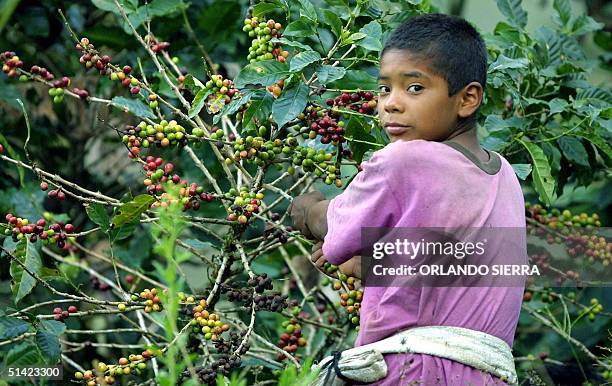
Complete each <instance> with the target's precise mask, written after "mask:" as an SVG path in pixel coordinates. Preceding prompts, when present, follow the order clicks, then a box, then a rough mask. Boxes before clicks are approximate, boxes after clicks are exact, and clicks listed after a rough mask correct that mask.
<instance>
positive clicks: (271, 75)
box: [234, 60, 291, 89]
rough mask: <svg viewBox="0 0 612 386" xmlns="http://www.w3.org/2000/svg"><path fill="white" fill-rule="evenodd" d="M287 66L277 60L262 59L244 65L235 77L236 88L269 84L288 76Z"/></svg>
mask: <svg viewBox="0 0 612 386" xmlns="http://www.w3.org/2000/svg"><path fill="white" fill-rule="evenodd" d="M289 74H291V72H290V71H289V66H287V64H285V63H281V62H279V61H278V60H262V61H260V62H255V63H251V64H248V65H247V66H245V67H244V68H243V69H242V70H241V71H240V73H239V74H238V76H237V77H236V79H234V84H235V86H236V88H239V89H242V88H244V87H246V86H248V85H262V86H269V85H270V84H272V83H274V82H276V81H278V80H281V79H284V78H286V77H287V76H289Z"/></svg>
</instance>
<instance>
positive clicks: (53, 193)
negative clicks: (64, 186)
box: [47, 190, 57, 198]
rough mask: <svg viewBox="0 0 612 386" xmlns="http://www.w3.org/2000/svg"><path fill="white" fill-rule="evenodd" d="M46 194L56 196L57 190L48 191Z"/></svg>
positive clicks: (51, 196)
mask: <svg viewBox="0 0 612 386" xmlns="http://www.w3.org/2000/svg"><path fill="white" fill-rule="evenodd" d="M47 196H49V198H57V190H52V191H50V192H49V193H47Z"/></svg>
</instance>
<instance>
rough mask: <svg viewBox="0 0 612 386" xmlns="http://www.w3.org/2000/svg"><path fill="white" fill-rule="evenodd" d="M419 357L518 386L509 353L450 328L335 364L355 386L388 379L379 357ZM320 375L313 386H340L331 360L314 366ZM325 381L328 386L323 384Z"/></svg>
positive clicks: (396, 339)
mask: <svg viewBox="0 0 612 386" xmlns="http://www.w3.org/2000/svg"><path fill="white" fill-rule="evenodd" d="M391 353H418V354H428V355H433V356H437V357H441V358H447V359H450V360H453V361H456V362H459V363H463V364H465V365H468V366H471V367H474V368H476V369H478V370H482V371H484V372H487V373H490V374H492V375H495V376H497V377H498V378H500V379H501V380H503V381H505V382H506V383H508V384H509V385H517V384H518V378H517V376H516V369H515V367H514V358H513V357H512V349H511V348H510V346H508V344H507V343H506V342H505V341H504V340H502V339H500V338H498V337H495V336H493V335H490V334H487V333H484V332H482V331H476V330H472V329H468V328H462V327H453V326H424V327H414V328H411V329H409V330H405V331H401V332H399V333H397V334H395V335H393V336H391V337H389V338H385V339H382V340H379V341H378V342H374V343H370V344H367V345H364V346H359V347H355V348H352V349H349V350H345V351H342V352H341V353H340V356H339V359H338V361H337V363H336V365H337V367H338V369H339V370H340V372H341V374H342V375H343V376H344V377H346V378H348V379H350V380H354V381H357V382H363V383H370V382H375V381H378V380H381V379H383V378H384V377H386V376H387V364H386V363H385V361H384V357H383V355H382V354H391ZM316 368H319V369H321V372H320V373H319V376H318V377H317V379H316V380H315V381H314V382H313V383H312V384H311V385H312V386H323V385H325V386H331V385H333V386H341V385H344V384H345V382H344V381H343V380H342V379H340V378H339V377H337V376H336V372H335V370H334V363H333V357H332V356H328V357H325V358H324V359H323V360H322V361H321V362H320V363H318V364H316V365H314V366H313V369H316ZM326 377H327V382H326Z"/></svg>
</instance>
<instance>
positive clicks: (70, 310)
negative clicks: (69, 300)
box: [68, 306, 78, 314]
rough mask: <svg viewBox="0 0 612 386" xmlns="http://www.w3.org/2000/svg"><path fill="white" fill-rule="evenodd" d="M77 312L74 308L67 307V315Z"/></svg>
mask: <svg viewBox="0 0 612 386" xmlns="http://www.w3.org/2000/svg"><path fill="white" fill-rule="evenodd" d="M77 311H78V310H77V308H76V306H70V307H68V313H70V314H74V313H75V312H77Z"/></svg>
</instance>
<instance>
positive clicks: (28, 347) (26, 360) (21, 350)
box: [0, 342, 43, 378]
mask: <svg viewBox="0 0 612 386" xmlns="http://www.w3.org/2000/svg"><path fill="white" fill-rule="evenodd" d="M42 363H43V359H42V358H41V357H40V354H39V352H38V349H37V347H36V345H35V344H34V343H32V342H23V343H19V344H17V345H16V346H13V347H12V348H11V349H10V351H9V352H8V353H7V354H6V356H5V357H4V363H3V369H2V371H0V378H3V377H4V376H6V369H7V368H8V367H26V366H32V365H38V364H42Z"/></svg>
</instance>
